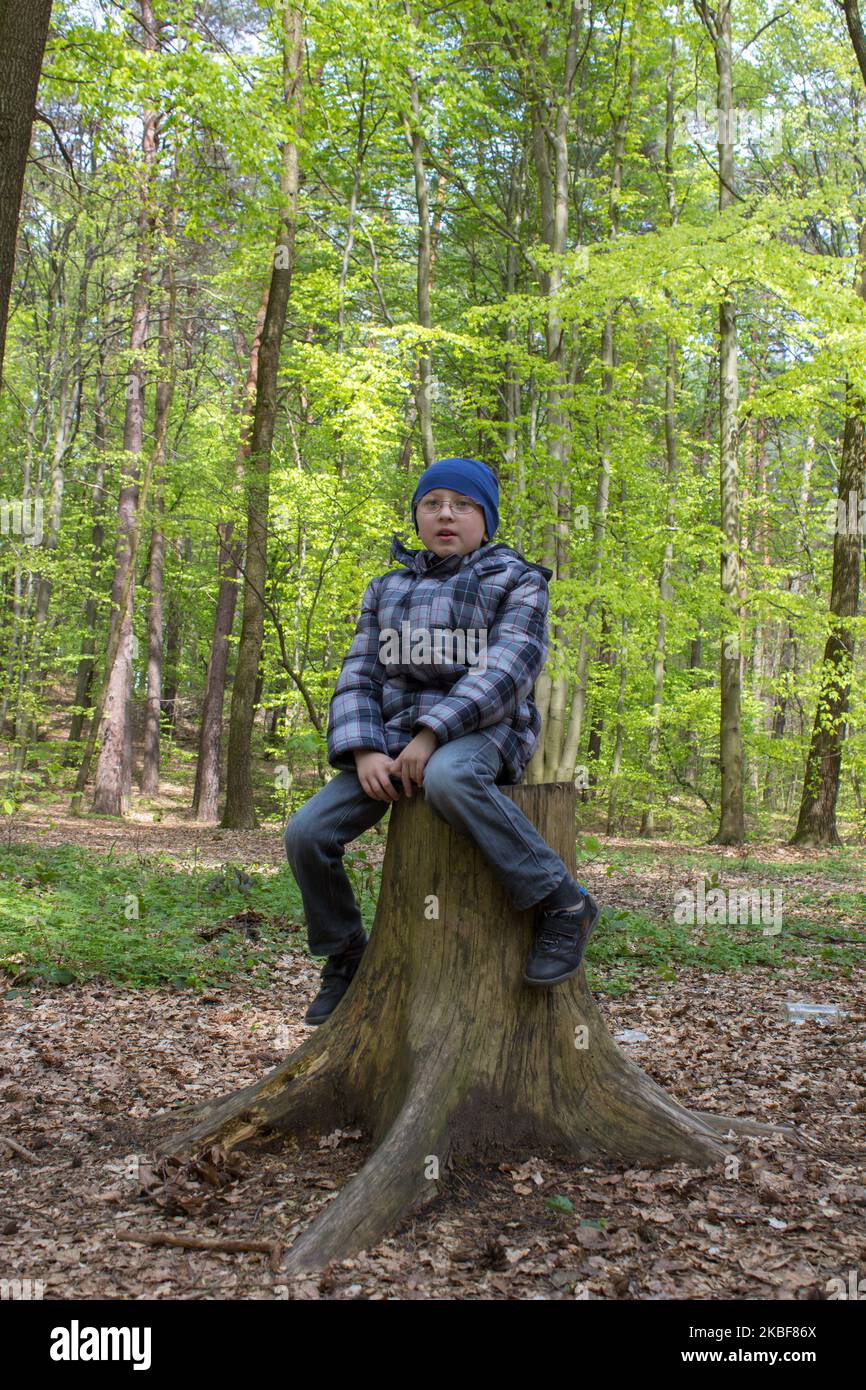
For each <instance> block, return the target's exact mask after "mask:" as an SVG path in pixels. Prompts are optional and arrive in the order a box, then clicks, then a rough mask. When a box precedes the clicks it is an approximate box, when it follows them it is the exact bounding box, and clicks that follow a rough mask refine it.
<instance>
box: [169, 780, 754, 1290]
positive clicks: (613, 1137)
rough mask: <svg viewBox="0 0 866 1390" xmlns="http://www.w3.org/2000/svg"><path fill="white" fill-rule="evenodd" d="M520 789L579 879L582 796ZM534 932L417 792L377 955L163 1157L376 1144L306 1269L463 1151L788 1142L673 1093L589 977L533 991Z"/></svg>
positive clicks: (305, 1244) (648, 1155)
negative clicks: (351, 1140) (278, 1145)
mask: <svg viewBox="0 0 866 1390" xmlns="http://www.w3.org/2000/svg"><path fill="white" fill-rule="evenodd" d="M502 790H503V791H504V792H505V794H506V795H508V796H511V797H512V799H513V800H514V802H515V803H516V804H517V805H518V806H519V807H520V808H521V810H522V811H523V812H524V814H525V815H526V816H527V817H528V818H529V819H530V820H531V821H532V822H533V824H534V825H536V826H537V828H538V830H539V831H540V833H541V834H542V835H543V836H544V838H545V839H546V840H547V842H548V844H550V845H551V847H552V848H553V849H555V850H556V852H557V853H558V854H559V855H560V856H561V858H562V859H563V861H564V862H565V864H566V865H567V866H568V868H569V871H570V872H571V873H572V874H574V873H575V834H574V826H575V790H574V787H573V786H572V785H571V784H570V783H564V784H560V783H547V784H541V785H535V786H513V787H503V788H502ZM437 909H438V915H435V913H436V911H437ZM533 919H534V913H533V912H532V911H528V912H518V911H516V910H515V908H514V907H513V906H512V905H511V903H510V901H509V899H508V898H507V897H506V895H505V893H504V892H503V890H502V889H501V888H500V887H499V885H498V883H497V882H496V880H495V879H494V877H493V874H492V872H491V870H490V868H489V867H488V865H487V862H486V860H484V859H483V857H482V855H481V854H480V852H479V851H478V850H477V849H476V847H475V845H474V843H473V842H472V841H470V840H469V839H468V838H466V837H464V836H461V835H459V834H458V833H457V832H455V831H453V830H452V829H451V827H450V826H449V825H448V824H446V822H445V821H443V820H442V819H441V818H440V817H438V816H437V815H435V814H434V812H433V811H432V810H431V809H430V808H429V807H428V806H427V805H426V803H425V800H424V798H423V795H421V794H419V793H416V794H414V795H413V796H412V797H411V798H409V799H407V798H406V797H405V796H401V797H400V799H399V801H397V802H395V803H394V804H393V805H392V807H391V820H390V825H389V830H388V841H387V846H386V851H385V861H384V865H383V869H382V886H381V892H380V896H379V902H378V907H377V911H376V917H375V922H374V925H373V929H372V932H371V934H370V942H369V945H368V947H367V949H366V951H365V953H364V956H363V959H362V961H361V965H360V967H359V969H358V972H357V974H356V976H355V978H354V980H353V981H352V984H351V985H350V987H349V990H348V992H347V994H346V995H345V997H344V998H343V1000H342V1001H341V1003H340V1005H339V1007H338V1008H337V1009H336V1010H335V1012H334V1013H333V1014H332V1015H331V1017H330V1018H329V1019H328V1020H327V1021H326V1022H325V1023H324V1024H322V1025H321V1026H320V1027H319V1028H317V1029H316V1031H315V1033H314V1034H313V1035H312V1036H311V1037H310V1038H308V1039H307V1041H306V1042H304V1043H303V1044H302V1045H301V1046H300V1047H299V1048H298V1049H297V1050H296V1051H295V1052H294V1053H292V1055H291V1056H290V1057H288V1058H287V1059H286V1060H285V1061H284V1062H282V1063H281V1064H280V1065H279V1066H278V1067H276V1068H275V1069H274V1070H273V1071H271V1072H269V1073H268V1074H267V1075H266V1076H264V1077H263V1078H262V1079H261V1080H260V1081H258V1082H257V1083H256V1084H254V1085H252V1086H247V1087H245V1088H243V1089H242V1090H239V1091H235V1092H233V1093H232V1094H230V1095H227V1096H224V1097H222V1098H221V1099H219V1100H215V1101H211V1102H209V1103H206V1104H204V1105H199V1106H195V1107H193V1108H191V1109H190V1110H188V1111H186V1112H185V1119H194V1120H195V1124H194V1126H193V1127H192V1128H190V1129H188V1130H187V1131H185V1132H183V1133H178V1134H175V1135H173V1136H172V1137H171V1138H170V1139H168V1140H167V1141H165V1142H164V1143H163V1144H162V1145H161V1152H163V1153H165V1154H171V1155H173V1156H175V1157H177V1158H181V1159H188V1158H190V1157H191V1156H193V1155H195V1154H197V1153H198V1152H199V1151H200V1150H201V1149H203V1148H205V1147H206V1146H208V1145H210V1144H213V1143H215V1142H218V1143H220V1144H221V1145H222V1146H223V1147H224V1148H225V1149H229V1148H232V1147H235V1146H238V1145H250V1144H253V1143H254V1142H255V1141H256V1140H257V1139H258V1140H262V1139H264V1138H265V1137H268V1138H270V1139H272V1138H273V1136H274V1135H275V1134H280V1133H283V1134H285V1133H292V1134H295V1135H298V1136H302V1135H305V1134H306V1135H311V1134H323V1133H327V1132H329V1131H331V1130H333V1129H334V1128H337V1127H340V1128H350V1127H354V1126H358V1127H360V1128H361V1129H362V1131H363V1132H366V1133H368V1134H369V1135H370V1136H371V1138H372V1140H373V1141H374V1144H375V1145H376V1147H375V1148H374V1149H373V1152H372V1154H371V1156H370V1158H369V1159H368V1161H367V1163H366V1164H365V1166H364V1167H363V1168H362V1169H361V1170H360V1172H358V1173H356V1174H355V1176H354V1177H353V1178H352V1179H351V1180H350V1181H349V1182H348V1183H347V1184H346V1185H345V1187H344V1188H343V1190H342V1191H341V1192H340V1193H339V1195H338V1196H337V1197H336V1198H335V1199H334V1200H333V1201H332V1202H330V1203H329V1204H328V1206H327V1207H326V1208H325V1209H324V1210H323V1211H322V1212H321V1213H320V1214H319V1215H318V1216H317V1217H316V1218H315V1219H314V1220H313V1221H312V1222H311V1224H310V1226H309V1227H308V1228H307V1229H306V1230H305V1231H303V1232H302V1233H301V1234H300V1235H299V1236H298V1238H297V1239H296V1241H295V1243H294V1244H293V1246H292V1247H291V1249H290V1250H289V1251H288V1253H287V1256H286V1264H285V1268H286V1271H287V1272H288V1273H290V1274H295V1273H300V1272H301V1271H305V1270H317V1269H321V1268H322V1267H323V1266H324V1265H325V1264H327V1263H328V1262H329V1261H330V1260H334V1259H340V1258H344V1257H346V1256H347V1255H349V1254H352V1253H354V1252H356V1251H358V1250H360V1249H365V1248H369V1247H371V1246H373V1245H375V1244H376V1243H377V1242H378V1241H379V1240H381V1239H382V1238H383V1237H384V1236H386V1235H387V1234H389V1232H390V1231H391V1230H392V1229H393V1228H394V1227H395V1226H396V1225H397V1224H398V1222H399V1221H400V1220H401V1218H402V1217H403V1216H405V1215H406V1214H407V1213H408V1212H409V1211H411V1210H412V1209H413V1208H415V1207H417V1206H418V1205H421V1204H423V1203H424V1202H425V1201H426V1200H428V1199H430V1198H431V1197H433V1196H435V1195H437V1193H438V1192H439V1191H440V1190H441V1185H442V1182H443V1180H444V1177H445V1174H446V1171H447V1169H448V1167H449V1166H450V1162H451V1160H452V1159H453V1157H454V1156H456V1155H457V1154H462V1155H474V1156H477V1157H479V1158H483V1159H488V1158H495V1159H500V1160H501V1159H503V1158H512V1159H513V1158H514V1157H515V1156H516V1155H520V1154H521V1153H522V1154H539V1155H541V1154H548V1155H550V1156H551V1157H553V1158H556V1157H567V1158H568V1159H570V1160H573V1161H574V1162H576V1163H577V1162H585V1161H588V1160H593V1159H597V1158H600V1157H604V1158H611V1157H613V1158H616V1159H620V1160H621V1161H622V1162H623V1164H628V1165H630V1164H634V1163H638V1164H641V1165H658V1164H663V1163H665V1162H672V1161H677V1160H680V1161H685V1162H688V1163H692V1164H694V1165H696V1166H698V1167H707V1166H712V1165H715V1164H718V1163H720V1162H721V1161H723V1160H724V1158H725V1157H726V1156H727V1155H728V1154H729V1152H730V1149H729V1148H728V1147H727V1146H726V1145H725V1144H723V1143H722V1142H721V1138H720V1136H721V1135H722V1134H724V1133H726V1132H727V1131H729V1130H734V1131H735V1132H742V1133H772V1132H776V1127H774V1126H770V1125H759V1124H754V1123H752V1122H750V1121H743V1120H739V1119H735V1118H732V1117H728V1116H718V1115H709V1114H700V1113H696V1112H693V1111H689V1110H687V1109H686V1108H685V1107H683V1106H682V1105H680V1104H678V1103H677V1101H675V1100H674V1099H673V1098H672V1097H671V1096H669V1095H668V1094H666V1092H665V1091H663V1090H662V1089H661V1088H660V1087H659V1086H657V1085H656V1083H655V1082H654V1081H652V1080H651V1079H650V1078H649V1077H648V1076H647V1075H646V1074H645V1073H644V1072H642V1071H641V1070H640V1068H639V1067H637V1066H635V1064H634V1063H633V1062H632V1061H631V1060H630V1059H629V1058H628V1057H626V1056H625V1055H624V1054H623V1053H622V1052H621V1051H620V1049H619V1048H618V1047H617V1045H616V1043H615V1042H614V1041H613V1039H612V1038H611V1036H610V1034H609V1033H608V1031H607V1028H606V1027H605V1024H604V1021H603V1019H602V1017H601V1014H600V1013H599V1011H598V1008H597V1007H596V1004H595V1001H594V999H593V997H592V995H591V994H590V993H589V990H588V989H587V985H586V979H585V976H584V971H583V968H582V967H581V969H580V971H579V972H578V974H577V975H576V976H574V977H572V979H570V980H567V981H565V982H564V983H563V984H560V985H555V986H553V987H548V988H545V987H536V986H531V985H527V984H526V983H524V980H523V969H524V964H525V960H526V956H527V953H528V951H529V947H530V945H531V942H532V926H533ZM603 931H604V921H603V919H602V920H601V921H600V922H599V925H598V927H597V928H596V933H600V932H603ZM182 1113H183V1112H182ZM176 1114H177V1112H175V1115H176ZM173 1122H175V1121H174V1120H173ZM434 1160H435V1161H434Z"/></svg>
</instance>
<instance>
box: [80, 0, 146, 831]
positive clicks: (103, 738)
mask: <svg viewBox="0 0 866 1390" xmlns="http://www.w3.org/2000/svg"><path fill="white" fill-rule="evenodd" d="M141 25H142V29H143V31H144V36H143V39H142V47H143V48H144V49H145V50H146V51H150V52H153V51H154V50H155V49H156V46H157V38H156V35H157V22H156V21H155V20H154V14H153V6H152V4H151V0H141ZM159 119H160V118H159V116H158V114H157V112H156V111H154V110H146V111H145V113H144V130H143V135H142V166H141V176H140V190H139V214H138V245H137V248H136V273H135V286H134V289H133V297H132V329H131V332H130V344H129V346H130V365H129V372H128V375H127V400H126V415H125V419H124V425H123V453H124V459H123V464H122V468H121V474H122V477H121V486H120V499H119V503H118V536H117V545H116V549H115V565H114V580H113V583H112V587H111V604H112V611H111V620H110V623H109V629H108V656H107V658H106V688H105V698H104V702H103V714H102V721H101V726H100V731H99V738H100V746H99V760H98V762H97V765H96V777H95V787H94V793H93V807H92V809H93V810H94V811H96V812H101V813H102V814H103V815H110V816H122V815H126V813H127V812H128V810H129V802H130V792H131V787H132V724H131V720H132V709H131V704H132V701H131V694H132V613H133V604H134V600H135V580H134V565H135V555H134V551H133V539H132V538H133V534H134V533H135V531H136V525H137V511H138V505H139V490H138V480H139V472H138V470H139V462H140V458H141V450H142V442H143V438H144V384H145V373H144V365H143V362H142V358H141V356H140V354H141V353H142V352H143V351H144V348H145V346H146V341H147V326H148V290H149V287H150V258H151V249H152V236H153V225H154V214H153V210H152V206H151V181H152V171H153V166H154V162H155V159H156V150H157V143H158V134H157V132H158V127H159ZM118 624H119V626H120V637H119V641H117V640H116V633H115V629H116V627H117V625H118Z"/></svg>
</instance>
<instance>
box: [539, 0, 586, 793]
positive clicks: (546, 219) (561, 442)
mask: <svg viewBox="0 0 866 1390" xmlns="http://www.w3.org/2000/svg"><path fill="white" fill-rule="evenodd" d="M583 13H584V11H583V6H582V5H580V4H577V3H573V4H572V5H571V10H570V15H569V25H568V34H567V37H566V43H565V58H564V70H563V78H562V86H561V88H560V90H559V91H558V92H557V93H556V100H555V103H554V102H553V101H551V102H550V107H551V108H552V109H550V110H548V106H547V103H546V102H545V101H544V99H543V97H542V95H541V94H540V93H538V92H534V93H533V100H532V102H531V112H532V151H533V158H534V162H535V170H536V175H537V178H538V188H539V198H540V201H541V221H542V235H543V238H544V241H545V243H546V245H547V246H548V247H549V248H550V250H551V251H552V252H553V253H554V256H555V257H557V258H558V259H556V260H555V261H554V264H553V266H552V267H551V269H550V270H548V271H545V272H544V274H543V275H542V277H541V292H542V294H543V295H544V297H545V298H546V299H547V300H548V301H549V303H548V309H547V321H546V325H545V338H546V342H545V346H546V356H547V362H548V364H549V365H550V366H551V367H552V368H553V381H552V383H551V385H550V387H549V388H548V396H547V434H548V439H547V452H548V455H549V457H550V459H551V466H552V475H553V480H552V482H551V484H550V487H549V493H548V495H549V501H550V509H551V512H552V515H553V520H552V521H551V522H549V523H546V525H545V538H544V551H543V553H544V563H545V564H546V565H548V566H549V567H550V568H551V569H552V570H553V573H554V578H555V579H557V580H567V579H568V578H569V577H570V573H571V571H570V559H569V546H570V543H571V536H570V528H571V485H570V483H567V482H565V481H564V478H565V476H566V474H567V461H568V457H569V454H570V452H571V421H570V416H569V413H568V409H567V406H568V397H569V395H570V383H569V373H568V372H567V371H566V369H565V366H564V363H565V348H564V344H565V324H564V322H563V320H562V317H561V314H560V310H559V308H558V307H557V305H556V301H555V296H556V295H557V294H558V291H559V290H560V288H561V286H562V279H563V271H562V259H561V258H562V257H563V256H564V255H565V252H566V250H567V247H568V221H569V210H570V193H569V186H568V174H569V145H568V137H569V124H570V120H571V113H572V98H573V89H574V82H575V77H576V75H577V69H578V39H579V37H580V31H581V28H582V23H583ZM547 42H548V38H547V34H545V35H544V37H543V39H542V42H541V44H540V45H539V57H540V60H541V64H542V67H546V66H547V63H548V53H547ZM549 151H550V153H549ZM551 156H552V157H551ZM552 619H553V636H554V638H555V639H559V638H561V636H562V632H563V624H564V623H565V622H566V621H568V615H567V612H566V610H565V609H564V607H563V606H562V605H559V606H558V607H557V608H555V609H554V610H553V612H552ZM566 691H567V681H566V678H565V677H564V676H558V677H555V678H554V677H552V676H551V675H550V674H549V672H548V671H547V670H546V669H545V670H544V671H542V672H541V674H540V675H539V677H538V680H537V681H536V683H535V700H536V703H537V706H538V711H539V714H540V715H541V723H542V728H541V735H540V737H539V740H538V745H537V747H536V750H535V752H534V754H533V756H532V758H531V760H530V762H529V765H528V767H527V769H526V773H525V780H526V782H527V783H533V782H546V781H551V780H554V779H555V777H556V770H557V769H558V768H559V764H560V757H561V753H562V734H563V722H564V711H565V695H566ZM573 775H574V769H573V766H572V769H571V770H570V771H569V773H568V774H567V776H568V777H572V776H573Z"/></svg>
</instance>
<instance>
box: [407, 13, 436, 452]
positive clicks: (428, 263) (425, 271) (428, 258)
mask: <svg viewBox="0 0 866 1390" xmlns="http://www.w3.org/2000/svg"><path fill="white" fill-rule="evenodd" d="M404 8H405V11H406V14H407V15H408V16H409V18H410V20H411V21H412V24H413V25H414V24H415V23H416V20H415V16H414V15H413V14H412V12H411V10H410V7H409V5H408V3H406V0H404ZM409 101H410V109H411V119H410V118H409V116H408V115H405V114H404V116H403V126H404V129H405V131H406V140H407V143H408V145H409V149H410V151H411V153H412V172H413V174H414V176H415V201H416V203H417V205H418V323H419V325H420V326H421V328H422V329H429V328H430V327H431V318H430V275H431V270H432V260H433V252H432V240H431V235H430V196H429V192H428V189H427V170H426V169H425V167H424V130H423V127H422V125H421V104H420V100H419V97H418V77H417V74H416V73H414V72H410V73H409ZM416 401H417V405H418V418H419V420H420V423H421V449H422V453H423V456H424V467H425V468H429V466H430V464H431V463H433V462H434V461H435V458H436V451H435V445H434V442H433V397H432V365H431V360H430V351H429V348H425V349H424V350H422V352H421V353H420V354H419V357H418V391H417V395H416Z"/></svg>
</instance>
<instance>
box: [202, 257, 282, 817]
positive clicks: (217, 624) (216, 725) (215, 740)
mask: <svg viewBox="0 0 866 1390" xmlns="http://www.w3.org/2000/svg"><path fill="white" fill-rule="evenodd" d="M268 297H269V287H268V286H267V285H266V286H265V288H264V290H263V291H262V299H261V303H260V305H259V311H258V314H257V315H256V321H255V325H254V328H253V343H252V348H251V349H250V354H249V362H248V367H247V376H246V381H245V383H244V386H243V389H242V392H241V397H240V401H239V402H238V406H237V411H238V417H239V433H238V446H237V452H236V458H235V471H236V476H237V481H238V485H239V487H241V488H242V486H243V479H244V476H245V474H246V469H247V467H248V466H249V457H250V428H251V425H252V407H253V403H254V401H255V391H256V378H257V376H258V369H259V347H260V345H261V339H262V330H263V328H264V324H265V314H266V312H267V307H268ZM217 533H218V542H217V574H218V576H219V590H218V592H217V604H216V612H215V613H214V625H213V636H212V638H211V647H210V657H209V659H208V667H207V680H206V682H205V693H204V703H203V705H202V712H201V727H200V731H199V744H198V762H197V764H196V770H195V791H194V793H193V801H192V810H193V816H194V818H195V820H197V821H215V820H217V819H218V803H219V770H220V747H221V744H222V716H223V702H224V700H225V687H226V673H227V671H228V660H229V637H230V636H231V632H232V628H233V627H234V621H235V609H236V608H237V597H238V576H239V574H240V565H241V543H240V540H239V539H236V538H234V537H233V533H234V523H233V522H231V521H221V522H220V524H219V526H218V528H217Z"/></svg>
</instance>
